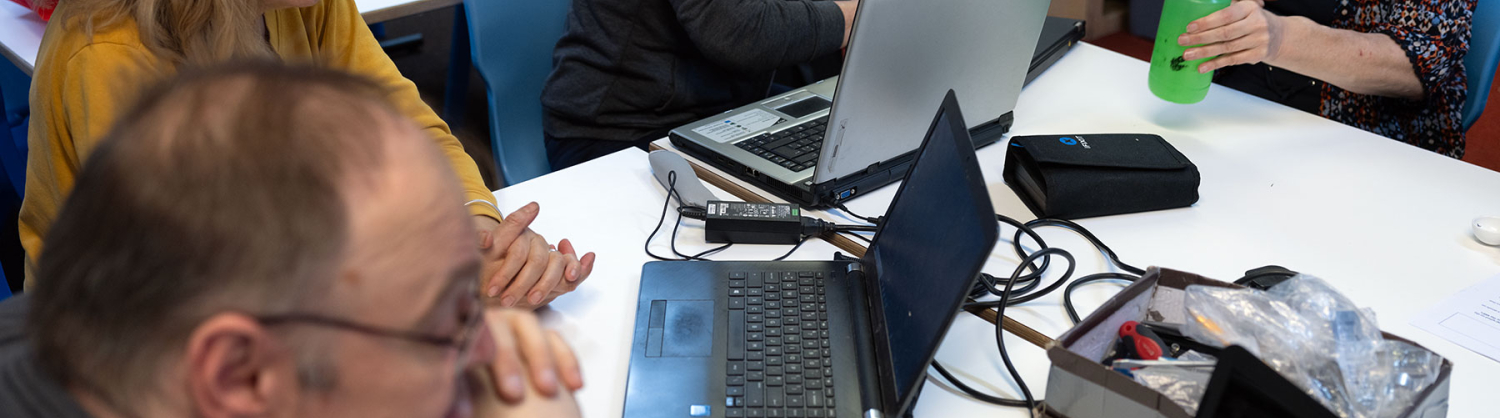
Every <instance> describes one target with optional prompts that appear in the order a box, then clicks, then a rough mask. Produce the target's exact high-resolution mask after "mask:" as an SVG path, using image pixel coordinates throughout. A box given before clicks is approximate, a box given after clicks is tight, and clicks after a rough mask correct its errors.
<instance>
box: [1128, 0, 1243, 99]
mask: <svg viewBox="0 0 1500 418" xmlns="http://www.w3.org/2000/svg"><path fill="white" fill-rule="evenodd" d="M1230 1H1231V0H1165V3H1164V4H1162V8H1161V23H1160V24H1159V25H1158V26H1157V27H1156V47H1154V48H1152V49H1151V75H1150V77H1149V80H1148V84H1149V85H1150V86H1151V93H1154V94H1156V97H1160V98H1162V99H1163V100H1166V101H1169V102H1174V103H1182V104H1192V103H1198V102H1200V101H1203V98H1204V97H1206V96H1208V85H1209V84H1212V83H1213V79H1214V72H1213V71H1209V72H1208V73H1207V74H1204V73H1199V72H1198V65H1199V64H1203V63H1204V62H1207V61H1208V60H1210V59H1213V58H1214V57H1205V58H1202V59H1197V60H1193V61H1187V60H1183V59H1182V52H1183V51H1186V50H1187V49H1188V48H1189V47H1185V46H1182V45H1178V44H1177V38H1178V37H1179V36H1182V34H1183V33H1184V32H1187V25H1188V24H1189V23H1192V22H1193V21H1194V20H1198V19H1202V18H1203V17H1204V16H1208V15H1210V14H1213V12H1217V11H1219V10H1222V9H1224V8H1225V7H1229V2H1230Z"/></svg>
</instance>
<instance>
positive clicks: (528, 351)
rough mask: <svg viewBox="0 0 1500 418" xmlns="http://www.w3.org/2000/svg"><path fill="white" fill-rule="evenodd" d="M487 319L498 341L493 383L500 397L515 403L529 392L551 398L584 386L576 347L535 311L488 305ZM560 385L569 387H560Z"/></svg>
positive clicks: (492, 374) (491, 368) (492, 366)
mask: <svg viewBox="0 0 1500 418" xmlns="http://www.w3.org/2000/svg"><path fill="white" fill-rule="evenodd" d="M485 323H486V324H487V326H489V327H490V335H492V336H493V337H494V344H495V357H494V359H493V360H492V361H491V362H490V367H489V372H490V375H491V377H492V379H493V381H492V382H490V383H493V384H494V387H495V388H496V389H497V391H496V393H497V394H498V395H500V399H501V400H504V401H505V402H506V403H510V404H516V403H519V402H521V401H522V400H524V399H525V398H526V394H527V393H528V392H532V391H534V393H538V394H541V395H542V396H544V397H547V398H552V397H556V396H557V395H558V394H559V393H563V392H571V391H575V390H578V389H580V388H582V387H583V374H582V373H581V372H580V371H579V370H578V358H577V357H575V356H574V355H573V349H572V348H569V347H568V343H567V342H566V341H563V339H562V336H559V335H558V334H557V332H555V331H551V330H544V329H542V325H541V324H540V323H539V322H537V319H536V314H535V313H532V312H531V311H529V310H523V309H502V308H489V309H485ZM528 382H529V383H530V384H528ZM559 385H561V387H562V388H563V389H566V390H565V391H564V390H559Z"/></svg>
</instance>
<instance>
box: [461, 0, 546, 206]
mask: <svg viewBox="0 0 1500 418" xmlns="http://www.w3.org/2000/svg"><path fill="white" fill-rule="evenodd" d="M570 3H571V1H568V0H464V7H465V8H466V9H467V10H465V12H466V13H467V14H468V21H469V22H468V23H469V25H468V26H469V35H470V36H469V38H470V42H471V44H472V45H471V48H470V51H471V52H472V55H473V59H474V68H476V69H478V70H479V75H480V76H481V77H483V78H484V82H485V84H486V85H487V86H488V90H489V104H490V146H491V147H492V148H494V150H495V163H496V164H498V165H499V168H500V172H501V173H502V174H503V176H504V177H505V179H504V182H505V183H506V184H516V183H520V182H523V181H526V180H530V179H532V178H536V177H538V176H541V175H544V174H547V173H549V172H551V171H552V167H551V165H550V164H548V162H547V150H546V146H545V144H544V140H543V139H542V102H541V97H542V85H543V84H544V83H545V82H546V81H547V75H548V74H550V73H551V72H552V48H553V47H554V46H555V45H556V44H557V40H558V39H559V38H562V35H563V27H564V24H565V23H566V21H567V15H568V6H569V4H570Z"/></svg>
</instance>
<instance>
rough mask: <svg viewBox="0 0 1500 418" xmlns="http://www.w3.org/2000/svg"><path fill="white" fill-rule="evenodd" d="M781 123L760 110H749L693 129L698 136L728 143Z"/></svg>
mask: <svg viewBox="0 0 1500 418" xmlns="http://www.w3.org/2000/svg"><path fill="white" fill-rule="evenodd" d="M776 122H781V118H780V117H777V116H776V115H774V114H772V113H771V112H767V111H765V110H761V109H750V110H748V111H745V112H741V113H737V114H735V115H733V116H730V117H727V118H724V120H721V121H718V122H717V123H712V124H708V125H703V126H700V127H698V129H694V130H693V132H697V133H698V134H699V135H703V136H706V137H708V139H712V140H714V141H717V142H729V141H733V140H736V139H740V138H743V137H745V135H749V134H751V133H754V132H757V131H760V130H762V129H766V128H769V127H771V125H775V124H776Z"/></svg>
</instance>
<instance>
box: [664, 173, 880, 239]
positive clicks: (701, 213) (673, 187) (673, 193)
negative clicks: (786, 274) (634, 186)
mask: <svg viewBox="0 0 1500 418" xmlns="http://www.w3.org/2000/svg"><path fill="white" fill-rule="evenodd" d="M673 199H676V200H677V205H678V207H677V224H675V225H673V226H672V239H671V242H670V243H669V244H668V246H669V247H670V248H671V249H672V254H674V255H676V256H677V257H679V258H667V257H662V256H659V255H656V254H655V253H652V252H651V241H654V240H655V239H656V233H657V232H661V227H662V225H663V224H666V222H667V208H669V207H671V206H672V200H673ZM684 217H687V218H690V219H698V220H703V219H706V218H707V217H708V210H707V209H705V208H703V207H700V206H694V205H687V204H684V203H683V201H682V194H680V193H678V192H677V172H676V171H671V172H668V173H667V198H666V200H664V201H662V206H661V216H660V217H659V218H658V219H657V220H656V228H652V229H651V235H649V236H647V237H646V244H645V250H646V255H648V256H651V258H654V259H657V260H662V261H682V260H689V261H711V260H709V259H707V258H704V257H707V256H710V255H713V254H718V253H720V252H722V251H724V250H726V249H729V247H730V246H732V245H734V243H727V244H724V245H721V246H718V247H714V248H710V249H708V250H705V251H703V252H701V253H698V254H693V255H688V254H683V253H682V252H679V251H677V230H678V229H679V228H681V227H682V218H684ZM810 219H811V220H813V221H815V222H813V223H809V220H810ZM803 224H804V225H811V227H812V228H816V229H818V230H819V231H827V232H846V233H851V234H852V233H853V232H852V231H873V230H875V227H873V226H866V225H835V224H833V223H828V222H823V221H821V220H816V219H812V218H803ZM809 238H811V236H810V235H809V236H806V237H803V238H802V240H801V241H798V242H797V244H796V245H793V246H792V249H791V250H788V251H787V252H786V254H782V255H781V256H780V257H776V258H774V259H771V261H782V260H785V259H786V258H787V257H790V256H791V255H792V253H795V252H797V249H799V248H802V244H805V243H807V240H808V239H809Z"/></svg>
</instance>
